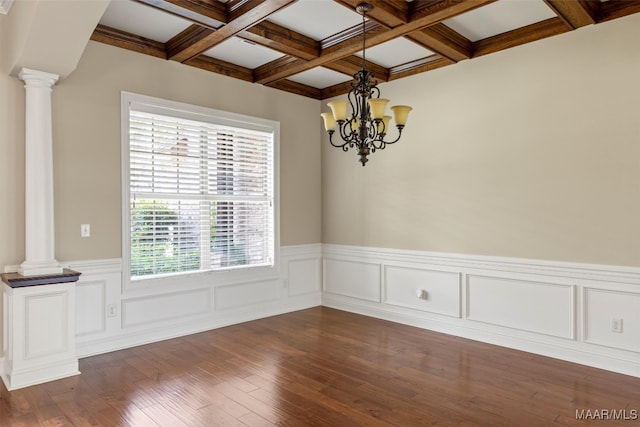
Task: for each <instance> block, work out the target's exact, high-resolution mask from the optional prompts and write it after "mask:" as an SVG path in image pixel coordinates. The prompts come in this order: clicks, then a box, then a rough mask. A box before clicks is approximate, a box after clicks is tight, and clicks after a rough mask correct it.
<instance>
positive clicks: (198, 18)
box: [135, 0, 227, 30]
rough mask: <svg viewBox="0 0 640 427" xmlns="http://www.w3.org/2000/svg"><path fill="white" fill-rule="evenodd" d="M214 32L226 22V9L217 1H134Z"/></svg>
mask: <svg viewBox="0 0 640 427" xmlns="http://www.w3.org/2000/svg"><path fill="white" fill-rule="evenodd" d="M135 1H137V2H139V3H142V4H146V5H147V6H151V7H153V8H156V9H159V10H162V11H164V12H168V13H170V14H172V15H175V16H178V17H180V18H184V19H187V20H189V21H191V22H193V23H196V24H200V25H202V26H203V27H206V28H209V29H211V30H215V29H217V28H219V27H220V26H221V25H222V24H225V23H226V22H227V7H226V6H225V4H224V3H221V2H219V1H218V0H135Z"/></svg>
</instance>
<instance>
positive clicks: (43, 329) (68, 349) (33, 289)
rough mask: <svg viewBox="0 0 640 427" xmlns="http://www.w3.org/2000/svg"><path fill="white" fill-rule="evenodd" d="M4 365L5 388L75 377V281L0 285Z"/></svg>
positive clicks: (12, 388)
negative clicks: (12, 286)
mask: <svg viewBox="0 0 640 427" xmlns="http://www.w3.org/2000/svg"><path fill="white" fill-rule="evenodd" d="M3 299H4V312H3V324H4V331H5V334H4V339H3V347H4V368H3V369H0V373H1V374H2V380H3V382H4V384H5V386H6V387H7V389H8V390H9V391H11V390H15V389H19V388H23V387H28V386H31V385H34V384H40V383H43V382H47V381H52V380H55V379H59V378H65V377H68V376H72V375H77V374H79V373H80V372H79V371H78V358H77V356H76V347H75V319H74V314H75V283H73V282H65V283H54V284H46V285H37V286H25V287H17V288H11V287H10V286H8V285H6V284H5V285H4V288H3Z"/></svg>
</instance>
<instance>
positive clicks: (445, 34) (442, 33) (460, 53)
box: [405, 24, 473, 62]
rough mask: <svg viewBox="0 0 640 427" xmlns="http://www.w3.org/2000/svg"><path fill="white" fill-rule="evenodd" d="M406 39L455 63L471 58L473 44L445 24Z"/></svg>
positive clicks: (415, 33) (416, 32)
mask: <svg viewBox="0 0 640 427" xmlns="http://www.w3.org/2000/svg"><path fill="white" fill-rule="evenodd" d="M405 38H407V39H409V40H411V41H413V42H415V43H417V44H419V45H421V46H423V47H426V48H427V49H429V50H430V51H432V52H434V53H437V54H439V55H440V56H443V57H445V58H448V59H450V60H451V61H454V62H458V61H462V60H464V59H469V58H471V52H472V49H473V43H471V41H470V40H468V39H467V38H466V37H463V36H462V35H460V34H458V33H457V32H455V31H453V30H452V29H451V28H449V27H447V26H446V25H444V24H435V25H432V26H430V27H428V28H423V29H421V30H417V31H414V32H412V33H409V34H408V35H406V36H405Z"/></svg>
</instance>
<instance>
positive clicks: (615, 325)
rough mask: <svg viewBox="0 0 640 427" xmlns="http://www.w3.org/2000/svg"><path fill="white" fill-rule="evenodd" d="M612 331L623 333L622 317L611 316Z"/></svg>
mask: <svg viewBox="0 0 640 427" xmlns="http://www.w3.org/2000/svg"><path fill="white" fill-rule="evenodd" d="M611 332H617V333H619V334H621V333H622V318H620V317H611Z"/></svg>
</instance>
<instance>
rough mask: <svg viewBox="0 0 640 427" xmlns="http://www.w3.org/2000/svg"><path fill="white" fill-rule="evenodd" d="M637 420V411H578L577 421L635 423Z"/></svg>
mask: <svg viewBox="0 0 640 427" xmlns="http://www.w3.org/2000/svg"><path fill="white" fill-rule="evenodd" d="M637 419H638V410H637V409H576V420H607V421H609V420H620V421H634V420H637Z"/></svg>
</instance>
